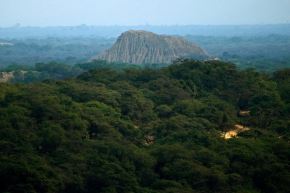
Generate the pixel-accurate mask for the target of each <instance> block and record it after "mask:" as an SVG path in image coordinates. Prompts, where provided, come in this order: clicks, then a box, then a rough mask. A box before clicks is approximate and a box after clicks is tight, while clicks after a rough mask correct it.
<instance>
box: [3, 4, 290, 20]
mask: <svg viewBox="0 0 290 193" xmlns="http://www.w3.org/2000/svg"><path fill="white" fill-rule="evenodd" d="M289 22H290V0H0V26H12V25H15V24H16V23H20V24H21V25H24V26H27V25H29V26H55V25H80V24H87V25H144V24H151V25H175V24H178V25H184V24H202V25H208V24H215V25H219V24H273V23H289Z"/></svg>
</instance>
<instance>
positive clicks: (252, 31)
mask: <svg viewBox="0 0 290 193" xmlns="http://www.w3.org/2000/svg"><path fill="white" fill-rule="evenodd" d="M130 29H133V30H146V31H151V32H154V33H158V34H169V35H180V36H185V35H202V36H268V35H270V34H279V35H290V24H274V25H172V26H170V25H169V26H165V25H162V26H161V25H160V26H153V25H140V26H87V25H80V26H62V27H61V26H59V27H57V26H55V27H24V26H23V27H19V26H16V27H7V28H1V27H0V39H2V38H11V39H15V38H16V39H22V38H47V37H61V38H63V37H106V38H111V37H113V38H115V37H118V36H119V35H120V34H121V33H123V32H125V31H128V30H130Z"/></svg>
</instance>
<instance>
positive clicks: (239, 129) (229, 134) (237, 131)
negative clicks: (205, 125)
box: [222, 124, 251, 140]
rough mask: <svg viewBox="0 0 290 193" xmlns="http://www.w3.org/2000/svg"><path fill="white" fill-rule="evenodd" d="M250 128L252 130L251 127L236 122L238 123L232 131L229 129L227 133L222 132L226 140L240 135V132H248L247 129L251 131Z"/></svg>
mask: <svg viewBox="0 0 290 193" xmlns="http://www.w3.org/2000/svg"><path fill="white" fill-rule="evenodd" d="M249 130H251V129H250V128H249V127H246V126H243V125H239V124H236V125H234V129H233V130H230V131H227V132H225V133H222V138H224V139H226V140H228V139H231V138H235V137H238V135H239V134H240V133H243V132H246V131H249Z"/></svg>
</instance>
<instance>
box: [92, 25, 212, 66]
mask: <svg viewBox="0 0 290 193" xmlns="http://www.w3.org/2000/svg"><path fill="white" fill-rule="evenodd" d="M207 57H208V56H207V54H206V52H205V51H204V50H202V49H201V48H200V47H198V46H197V45H195V44H193V43H191V42H189V41H187V40H185V39H183V38H181V37H175V36H166V35H157V34H154V33H151V32H146V31H133V30H131V31H127V32H125V33H123V34H122V35H121V36H120V37H119V38H118V39H117V41H116V43H115V44H114V45H113V47H112V48H110V49H109V50H106V51H105V52H104V53H102V54H100V55H98V56H97V57H95V58H94V59H97V60H106V61H108V62H121V63H129V64H170V63H172V62H173V61H174V60H176V59H178V58H193V59H205V58H207Z"/></svg>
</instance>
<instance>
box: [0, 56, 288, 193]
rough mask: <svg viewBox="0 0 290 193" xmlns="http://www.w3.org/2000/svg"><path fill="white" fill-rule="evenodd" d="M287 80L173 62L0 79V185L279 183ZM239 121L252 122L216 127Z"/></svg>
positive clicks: (245, 186) (281, 192)
mask: <svg viewBox="0 0 290 193" xmlns="http://www.w3.org/2000/svg"><path fill="white" fill-rule="evenodd" d="M35 68H37V69H38V70H39V71H42V72H44V71H45V72H48V73H49V72H52V73H53V74H58V73H59V72H62V73H63V72H68V73H69V74H70V73H73V72H72V71H70V70H71V68H69V66H58V65H57V64H51V65H49V66H46V65H40V64H39V65H36V66H35ZM86 68H87V69H91V67H88V65H86ZM59 70H60V71H59ZM56 79H57V78H56ZM289 81H290V76H289V69H285V70H281V71H277V72H275V73H274V74H273V76H270V75H265V74H262V73H258V72H255V71H253V70H242V71H241V70H238V69H237V68H236V67H235V66H234V65H232V64H230V63H224V62H217V61H207V62H197V61H191V60H182V61H178V62H177V63H176V64H174V65H172V66H170V67H167V68H162V69H155V70H153V69H138V68H129V69H128V68H125V69H118V70H114V69H108V68H101V67H98V68H97V69H94V70H90V71H87V72H85V73H83V74H82V75H80V76H78V77H77V78H71V79H67V80H47V81H44V82H38V83H33V84H8V83H1V84H0V153H1V154H0V178H1V182H0V191H1V192H7V193H8V192H9V193H21V192H23V193H24V192H25V193H26V192H43V193H57V192H59V193H60V192H65V193H72V192H79V193H91V192H98V193H99V192H100V193H129V192H132V193H133V192H136V193H137V192H138V193H175V192H182V193H191V192H199V193H204V192H217V193H224V192H235V193H240V192H252V193H258V192H261V193H270V192H271V193H287V192H289V183H290V172H289V171H290V170H289V158H290V154H289V149H290V145H289V138H290V132H289V125H290V123H289V116H290V99H289V94H288V93H289V90H290V83H289ZM239 110H250V111H251V115H250V116H249V117H239V116H237V114H238V111H239ZM238 123H239V124H244V125H247V126H248V127H250V128H251V130H250V131H248V132H245V133H243V134H241V135H240V136H239V138H233V139H230V140H224V139H222V138H221V137H220V134H221V132H223V131H227V130H229V129H231V128H233V126H234V125H235V124H238Z"/></svg>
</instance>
